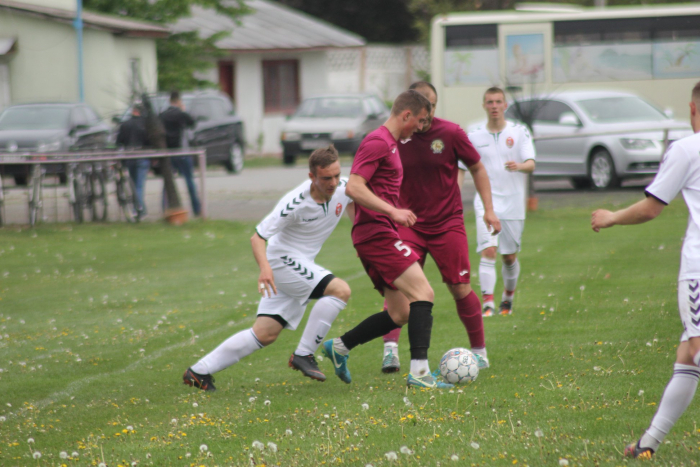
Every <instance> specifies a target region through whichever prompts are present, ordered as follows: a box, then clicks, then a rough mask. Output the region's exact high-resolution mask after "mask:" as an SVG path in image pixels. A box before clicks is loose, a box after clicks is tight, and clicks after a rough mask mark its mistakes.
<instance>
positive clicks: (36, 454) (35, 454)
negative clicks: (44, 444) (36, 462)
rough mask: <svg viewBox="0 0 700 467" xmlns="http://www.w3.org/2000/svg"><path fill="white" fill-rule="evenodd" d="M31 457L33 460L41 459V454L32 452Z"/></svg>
mask: <svg viewBox="0 0 700 467" xmlns="http://www.w3.org/2000/svg"><path fill="white" fill-rule="evenodd" d="M32 457H34V459H41V453H40V452H39V451H34V453H33V454H32Z"/></svg>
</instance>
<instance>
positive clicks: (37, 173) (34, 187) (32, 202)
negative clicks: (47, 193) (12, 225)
mask: <svg viewBox="0 0 700 467" xmlns="http://www.w3.org/2000/svg"><path fill="white" fill-rule="evenodd" d="M43 178H44V177H43V174H42V173H41V167H40V166H39V165H35V166H34V167H33V168H32V179H31V182H32V184H31V186H30V187H29V225H31V226H32V227H33V226H34V225H36V222H37V220H38V219H39V216H40V214H41V208H42V204H43V199H42V191H41V184H42V182H43Z"/></svg>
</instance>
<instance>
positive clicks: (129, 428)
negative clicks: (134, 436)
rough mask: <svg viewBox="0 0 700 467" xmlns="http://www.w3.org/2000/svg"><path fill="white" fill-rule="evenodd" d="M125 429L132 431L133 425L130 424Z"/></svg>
mask: <svg viewBox="0 0 700 467" xmlns="http://www.w3.org/2000/svg"><path fill="white" fill-rule="evenodd" d="M126 429H127V431H134V427H133V426H131V425H129V426H127V427H126Z"/></svg>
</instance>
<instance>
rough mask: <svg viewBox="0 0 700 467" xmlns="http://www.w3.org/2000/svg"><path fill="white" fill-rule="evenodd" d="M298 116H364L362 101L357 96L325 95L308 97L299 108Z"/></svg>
mask: <svg viewBox="0 0 700 467" xmlns="http://www.w3.org/2000/svg"><path fill="white" fill-rule="evenodd" d="M296 116H297V117H310V118H332V117H336V118H338V117H339V118H355V117H361V116H362V101H361V99H359V98H356V97H324V98H315V99H308V100H306V101H304V102H303V103H302V104H301V105H300V106H299V109H298V110H297V113H296Z"/></svg>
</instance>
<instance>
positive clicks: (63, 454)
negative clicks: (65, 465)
mask: <svg viewBox="0 0 700 467" xmlns="http://www.w3.org/2000/svg"><path fill="white" fill-rule="evenodd" d="M58 457H60V458H61V459H68V453H67V452H66V451H61V452H60V453H59V454H58Z"/></svg>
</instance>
